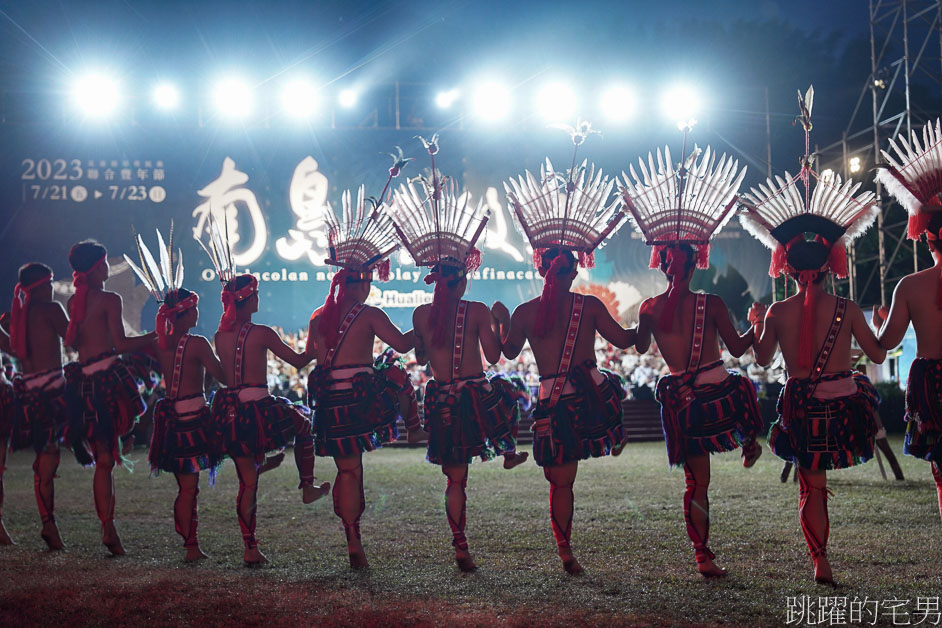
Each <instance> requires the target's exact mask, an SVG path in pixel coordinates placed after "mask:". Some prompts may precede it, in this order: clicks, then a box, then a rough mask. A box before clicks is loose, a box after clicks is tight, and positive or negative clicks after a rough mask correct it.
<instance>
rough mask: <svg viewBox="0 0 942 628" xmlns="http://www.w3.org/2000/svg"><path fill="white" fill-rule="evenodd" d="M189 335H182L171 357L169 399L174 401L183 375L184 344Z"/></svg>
mask: <svg viewBox="0 0 942 628" xmlns="http://www.w3.org/2000/svg"><path fill="white" fill-rule="evenodd" d="M189 340H190V334H183V335H182V336H180V340H179V342H177V351H176V353H175V354H174V355H173V374H172V375H171V376H170V398H171V399H176V398H177V393H178V392H180V376H181V375H182V374H183V354H184V353H185V352H186V343H187V342H188V341H189Z"/></svg>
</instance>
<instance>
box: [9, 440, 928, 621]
mask: <svg viewBox="0 0 942 628" xmlns="http://www.w3.org/2000/svg"><path fill="white" fill-rule="evenodd" d="M891 442H893V444H894V448H895V449H896V451H898V452H899V451H900V449H901V443H900V441H899V439H896V440H893V441H891ZM133 457H134V458H136V459H138V461H139V466H138V470H137V471H136V472H134V473H131V474H129V473H128V472H127V471H125V470H121V469H119V470H118V471H116V478H117V480H116V482H117V491H118V493H117V494H118V506H117V521H118V526H119V529H120V531H121V534H122V537H123V540H124V544H125V547H126V548H127V549H128V555H127V556H125V557H122V558H106V551H105V549H104V547H103V546H102V545H101V544H100V541H99V536H98V522H97V519H96V517H95V512H94V508H93V506H92V496H91V481H92V471H91V470H83V469H81V468H79V467H78V466H77V465H76V464H75V462H74V460H73V459H72V458H71V455H69V454H66V453H63V458H62V465H61V467H60V470H59V473H60V476H61V478H60V479H59V480H58V481H57V485H56V490H57V514H58V519H59V525H60V528H61V530H62V536H63V539H64V540H65V542H66V544H67V545H68V551H66V552H60V553H50V552H47V551H44V548H45V545H44V544H43V541H42V540H41V539H40V538H39V517H38V514H37V512H36V505H35V502H34V499H33V489H32V486H33V481H32V471H31V469H30V464H31V463H32V459H31V455H30V454H29V453H24V452H19V453H17V454H13V455H11V456H10V457H9V458H8V460H7V466H8V468H7V471H6V474H5V476H4V479H5V484H6V500H5V501H6V503H5V505H4V520H5V522H6V526H7V528H8V530H9V531H10V534H11V535H12V536H13V537H14V539H15V540H16V541H17V543H18V544H17V545H16V546H14V547H6V548H0V626H13V625H21V624H42V625H46V626H49V625H60V626H73V625H87V624H124V625H127V624H138V625H148V626H152V625H156V626H161V625H216V624H248V625H257V624H266V623H268V624H273V625H287V624H293V625H307V624H314V623H317V624H323V625H361V624H366V625H401V624H412V625H427V624H439V623H441V624H461V625H493V624H497V623H504V624H508V625H572V624H583V623H593V624H605V625H608V624H631V625H654V626H666V625H690V624H705V625H713V624H718V623H724V624H730V625H748V626H752V625H783V624H784V623H785V620H786V598H787V597H789V596H801V595H811V596H814V597H817V596H824V595H830V596H834V595H838V596H842V597H844V596H846V597H847V598H848V599H852V598H854V597H855V596H857V597H859V598H861V599H862V598H864V596H867V597H869V598H870V599H871V600H874V599H876V600H886V599H890V598H897V599H909V600H912V601H913V602H912V603H911V604H910V607H909V608H910V610H913V609H914V606H913V604H914V603H915V600H916V598H917V597H927V596H939V595H940V594H942V567H940V558H942V525H940V521H939V512H938V508H937V505H936V499H935V491H934V490H933V489H934V486H933V485H932V482H931V477H930V475H929V468H928V465H927V464H926V463H923V462H920V461H917V460H913V459H912V458H909V457H906V456H901V463H902V465H903V469H904V471H905V473H906V476H907V480H906V481H905V482H893V481H884V480H883V479H882V478H881V477H880V474H879V469H878V467H877V464H876V462H875V461H871V462H870V463H867V464H866V465H864V466H862V467H858V468H855V469H849V470H845V471H841V472H835V473H833V474H832V475H831V480H830V486H831V488H832V489H833V490H834V493H835V495H834V497H833V498H832V499H831V501H830V509H831V542H830V545H829V553H830V555H831V561H832V565H833V567H834V573H835V577H836V578H837V579H838V580H839V581H840V582H841V583H842V587H841V588H840V589H838V590H837V592H834V590H832V589H829V588H822V587H819V586H816V585H814V584H813V583H812V582H811V560H810V558H808V556H807V555H806V552H807V550H806V547H805V543H804V540H803V538H802V536H801V531H800V528H799V525H798V518H797V512H796V506H797V493H798V489H797V485H794V484H792V483H788V484H787V485H783V484H781V483H780V482H779V480H778V473H779V470H780V465H779V463H778V460H777V459H776V458H775V457H774V456H772V455H770V453H769V451H768V449H766V451H765V452H764V455H763V456H762V458H761V459H760V460H759V462H758V464H757V465H756V467H755V468H754V469H751V470H744V469H742V468H741V466H740V459H739V456H738V455H735V454H726V455H722V456H714V457H713V480H712V486H711V518H712V530H711V543H710V544H711V546H712V548H713V550H714V552H715V553H716V554H717V562H718V564H720V565H722V566H725V567H727V568H728V569H729V572H730V576H729V577H728V578H726V579H724V580H721V581H709V582H708V581H705V580H703V579H702V578H701V577H700V576H699V575H698V574H697V573H696V568H695V564H694V560H693V552H692V550H691V549H690V546H689V541H688V540H687V537H686V534H685V531H684V524H683V515H682V504H681V494H682V491H683V484H684V477H683V473H682V472H680V471H676V470H675V471H672V472H669V471H668V470H667V464H666V455H665V452H664V446H663V443H643V444H634V445H629V448H628V449H627V450H626V452H625V453H624V454H623V455H622V456H621V457H620V458H617V459H611V458H610V459H604V460H591V461H589V462H587V463H583V464H582V466H581V467H580V470H579V476H578V478H577V480H576V487H575V491H576V514H575V522H574V527H573V543H574V548H575V551H576V554H577V556H578V557H579V559H580V561H581V562H582V564H583V565H584V566H585V568H586V573H585V574H584V575H583V576H581V577H570V576H567V575H566V574H565V573H564V572H563V571H562V569H561V568H560V565H559V561H558V560H557V558H556V556H555V553H554V544H553V539H552V534H551V531H550V524H549V518H548V514H547V493H548V489H547V483H546V481H545V480H544V479H543V475H542V473H541V471H540V469H539V468H538V467H536V466H535V465H534V464H532V462H530V463H527V464H526V465H525V466H523V467H520V468H517V469H514V470H512V471H504V470H503V469H502V468H501V465H500V464H499V462H491V463H487V464H477V463H476V464H475V465H473V467H472V471H471V479H470V485H469V487H468V495H469V504H468V538H469V541H470V544H471V549H472V552H473V553H474V555H475V558H476V560H477V563H478V565H479V567H480V569H479V570H478V571H477V572H476V573H473V574H461V573H460V572H458V570H457V568H456V567H455V565H454V562H453V560H452V556H453V555H452V548H451V545H450V533H449V529H448V525H447V522H446V520H445V515H444V512H443V508H442V492H443V490H444V478H443V476H442V475H441V473H440V471H439V469H438V468H437V467H434V466H432V465H430V464H428V463H426V462H425V461H424V451H423V450H421V449H405V448H395V449H386V450H382V451H379V452H374V453H371V454H368V455H366V456H365V477H366V499H367V509H366V513H365V514H364V518H363V524H362V529H363V538H364V544H365V547H366V551H367V554H368V556H369V559H370V561H371V568H370V569H369V570H368V571H365V572H351V571H350V570H349V568H348V566H347V557H346V552H345V549H346V548H345V542H344V537H343V530H342V526H341V524H340V522H339V520H338V519H337V518H336V517H335V515H334V514H333V511H332V507H331V503H330V500H329V499H325V500H321V501H320V502H317V503H315V504H313V505H310V506H305V505H303V504H302V503H301V500H300V495H299V492H298V491H297V489H296V485H297V484H296V483H297V476H296V473H295V469H294V465H293V463H292V461H291V458H290V455H289V458H288V459H287V460H286V461H285V464H284V465H283V466H282V467H281V468H280V469H278V470H276V471H274V472H271V473H269V474H266V475H264V476H263V477H262V480H261V482H260V487H259V511H258V512H259V514H258V537H259V540H260V543H261V547H262V549H263V551H264V552H266V554H267V555H268V557H269V558H270V559H271V565H270V566H268V567H265V568H262V569H255V570H247V569H244V568H243V567H242V565H241V556H242V546H241V537H240V535H239V529H238V524H237V521H236V516H235V512H234V508H233V505H234V501H235V495H236V491H237V480H236V475H235V471H234V469H233V467H232V465H231V463H229V464H227V465H226V466H225V467H224V468H223V470H222V472H221V473H220V476H219V478H218V480H217V483H216V486H215V487H214V488H210V487H208V486H206V479H205V476H204V478H203V480H202V484H203V485H202V491H201V494H200V527H199V531H200V539H201V543H202V546H203V549H204V551H206V552H207V553H209V554H210V556H211V558H210V559H209V560H208V561H204V562H203V563H201V564H198V565H187V564H184V563H183V562H182V556H183V549H182V541H181V539H180V538H179V537H178V536H177V535H176V534H175V533H174V529H173V521H172V514H171V505H172V502H173V499H174V496H175V492H176V483H175V482H174V480H173V477H172V476H163V475H162V476H160V477H157V478H153V477H149V476H148V475H147V473H146V470H145V468H144V460H143V458H144V451H143V450H140V449H139V450H136V451H135V452H134V454H133ZM334 474H335V470H334V466H333V463H332V461H330V460H328V459H318V477H320V478H322V479H328V480H332V479H333V476H334ZM867 623H870V621H869V619H868V622H867ZM877 623H878V624H883V623H891V621H890V619H889V617H888V616H886V617H881V618H879V619H878V621H877ZM925 625H930V624H929V623H926V624H925Z"/></svg>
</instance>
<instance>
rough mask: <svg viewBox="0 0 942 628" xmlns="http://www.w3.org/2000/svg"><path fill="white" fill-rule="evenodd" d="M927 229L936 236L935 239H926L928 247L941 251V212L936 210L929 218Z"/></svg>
mask: <svg viewBox="0 0 942 628" xmlns="http://www.w3.org/2000/svg"><path fill="white" fill-rule="evenodd" d="M929 231H930V232H931V233H932V234H933V235H934V236H935V237H936V239H935V240H927V241H928V243H929V248H930V249H932V250H935V251H938V252H940V253H942V239H940V238H942V233H940V232H942V212H936V213H935V214H933V215H932V218H931V219H930V220H929Z"/></svg>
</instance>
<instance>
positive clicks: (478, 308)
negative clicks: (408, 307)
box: [423, 301, 491, 317]
mask: <svg viewBox="0 0 942 628" xmlns="http://www.w3.org/2000/svg"><path fill="white" fill-rule="evenodd" d="M467 303H468V312H470V313H471V315H472V316H487V317H490V315H491V308H489V307H487V305H486V304H484V303H482V302H481V301H468V302H467ZM423 307H425V306H423Z"/></svg>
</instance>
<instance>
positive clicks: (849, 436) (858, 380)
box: [769, 371, 880, 471]
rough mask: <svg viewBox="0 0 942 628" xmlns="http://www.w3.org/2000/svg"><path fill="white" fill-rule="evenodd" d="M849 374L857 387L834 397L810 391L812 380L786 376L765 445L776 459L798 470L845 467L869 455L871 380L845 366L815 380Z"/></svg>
mask: <svg viewBox="0 0 942 628" xmlns="http://www.w3.org/2000/svg"><path fill="white" fill-rule="evenodd" d="M848 377H853V381H854V383H855V384H856V386H857V392H856V393H854V394H852V395H848V396H846V397H838V398H837V399H817V398H815V397H813V396H812V393H813V389H814V384H813V383H812V382H811V381H810V380H807V379H796V378H793V377H792V378H789V379H788V381H787V382H786V383H785V388H783V389H782V393H781V394H780V395H779V398H778V414H779V418H778V420H777V421H776V422H775V423H774V424H773V425H772V429H771V430H770V431H769V446H770V447H771V448H772V451H773V452H774V453H775V455H777V456H778V457H779V458H782V459H783V460H786V461H788V462H792V463H794V464H795V465H797V466H799V467H801V468H802V469H808V470H811V471H829V470H833V469H846V468H848V467H852V466H854V465H857V464H861V463H864V462H866V461H868V460H870V458H872V457H873V438H874V436H875V435H876V433H877V421H876V413H877V408H878V406H879V404H880V397H879V395H878V394H877V391H876V389H875V388H874V387H873V384H871V383H870V380H869V379H867V377H866V376H864V375H861V374H859V373H852V372H850V371H846V372H843V373H834V374H828V375H823V376H821V378H820V379H819V380H818V381H819V382H826V381H837V380H839V379H843V378H848Z"/></svg>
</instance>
